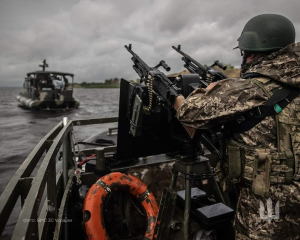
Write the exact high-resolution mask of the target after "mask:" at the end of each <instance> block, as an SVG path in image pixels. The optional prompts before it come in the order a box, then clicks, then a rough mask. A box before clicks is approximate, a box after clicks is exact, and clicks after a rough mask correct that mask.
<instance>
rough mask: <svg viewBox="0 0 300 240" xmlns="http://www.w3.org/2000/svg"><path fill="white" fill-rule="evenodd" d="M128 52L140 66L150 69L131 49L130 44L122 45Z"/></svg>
mask: <svg viewBox="0 0 300 240" xmlns="http://www.w3.org/2000/svg"><path fill="white" fill-rule="evenodd" d="M124 47H125V48H126V49H127V51H128V52H130V53H131V54H132V56H133V58H134V59H132V61H133V62H135V63H136V62H138V63H139V65H140V66H142V67H143V68H144V69H145V70H146V71H150V69H151V68H150V67H149V66H148V65H147V63H145V62H144V61H143V60H142V59H141V58H140V57H139V56H138V55H137V54H136V53H135V52H134V51H132V50H131V44H129V46H127V45H125V46H124Z"/></svg>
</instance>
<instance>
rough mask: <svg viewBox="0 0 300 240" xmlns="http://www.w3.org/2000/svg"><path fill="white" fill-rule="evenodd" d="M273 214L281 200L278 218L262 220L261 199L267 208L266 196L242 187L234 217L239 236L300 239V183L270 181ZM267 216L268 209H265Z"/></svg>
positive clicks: (245, 239) (285, 239)
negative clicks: (256, 194)
mask: <svg viewBox="0 0 300 240" xmlns="http://www.w3.org/2000/svg"><path fill="white" fill-rule="evenodd" d="M270 193H271V194H270V198H271V200H272V203H273V206H272V210H273V212H272V214H273V215H275V210H274V209H275V207H274V206H275V204H276V203H277V202H278V201H279V212H280V214H279V219H272V220H270V222H268V220H262V219H261V218H260V201H262V203H263V204H264V206H265V209H267V207H266V205H267V200H268V198H266V197H259V196H254V195H253V194H252V191H251V189H250V188H242V189H241V193H240V196H239V201H238V205H237V214H236V218H235V223H234V225H235V229H236V239H238V240H239V239H241V240H250V239H272V240H273V239H274V240H275V239H278V240H279V239H280V240H292V239H293V240H296V239H300V184H299V183H298V182H294V183H292V184H289V185H286V184H282V185H271V187H270ZM261 215H265V218H267V216H266V215H267V212H265V213H262V212H261Z"/></svg>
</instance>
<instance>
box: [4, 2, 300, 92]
mask: <svg viewBox="0 0 300 240" xmlns="http://www.w3.org/2000/svg"><path fill="white" fill-rule="evenodd" d="M299 9H300V1H299V0H247V1H246V0H223V1H221V0H218V1H217V0H185V1H183V0H160V1H159V0H109V1H106V0H97V1H96V0H63V1H62V0H26V1H22V0H18V1H17V0H1V1H0V86H1V87H3V86H22V84H23V81H24V77H25V74H26V73H27V72H31V71H36V70H40V68H39V67H38V65H39V64H41V63H42V61H43V60H44V59H47V62H48V63H49V67H50V68H49V69H48V70H53V71H64V72H71V73H74V74H75V82H79V83H80V82H83V81H86V82H103V81H105V79H108V78H115V77H117V78H124V79H128V80H129V79H137V78H138V75H137V74H136V72H135V71H134V69H133V68H132V61H131V55H130V53H129V52H127V50H126V49H125V48H124V45H128V44H129V43H131V44H132V50H133V51H134V52H135V53H136V54H138V55H139V56H140V58H142V59H143V60H144V61H145V62H146V63H147V64H148V65H149V66H150V67H153V66H155V65H157V64H158V63H159V62H160V60H165V61H166V63H167V64H168V65H169V66H170V67H171V71H170V73H175V72H180V71H182V70H183V69H184V67H183V62H182V60H181V55H179V54H178V53H177V52H176V51H175V50H173V49H172V46H173V45H175V46H177V45H178V44H181V46H182V50H183V51H184V52H186V53H187V54H189V55H190V56H191V57H193V58H194V59H196V60H197V61H198V62H200V63H202V64H203V65H204V64H208V65H210V64H212V63H213V62H214V61H215V60H220V61H221V62H223V63H226V64H231V65H233V66H236V67H239V66H240V62H241V56H240V52H239V50H232V49H233V47H235V46H237V38H238V37H239V36H240V34H241V32H242V29H243V27H244V25H245V24H246V23H247V21H248V20H249V19H251V18H252V17H254V16H256V15H258V14H263V13H277V14H281V15H284V16H286V17H287V18H289V19H290V20H291V21H292V22H293V23H294V26H295V29H296V41H299V40H300V37H299V36H300V31H299V30H300V14H299ZM297 33H299V34H297ZM161 70H162V71H164V70H163V69H161ZM164 72H165V71H164ZM165 73H166V72H165Z"/></svg>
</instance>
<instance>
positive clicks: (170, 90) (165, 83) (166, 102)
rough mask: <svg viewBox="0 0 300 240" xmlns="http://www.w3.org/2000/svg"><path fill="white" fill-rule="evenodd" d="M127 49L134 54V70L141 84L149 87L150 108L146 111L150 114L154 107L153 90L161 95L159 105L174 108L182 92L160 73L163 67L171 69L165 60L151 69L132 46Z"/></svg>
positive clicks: (145, 108) (145, 109) (146, 108)
mask: <svg viewBox="0 0 300 240" xmlns="http://www.w3.org/2000/svg"><path fill="white" fill-rule="evenodd" d="M125 48H126V49H127V50H128V52H130V53H131V54H132V56H133V57H132V58H131V60H132V61H133V63H134V65H133V69H134V70H135V71H136V73H137V74H138V75H139V76H140V78H141V82H144V83H145V84H146V85H147V86H148V92H149V106H148V107H144V111H145V112H146V113H147V114H149V113H150V111H151V107H152V96H153V89H154V91H155V92H157V93H158V94H159V96H160V97H159V98H158V101H159V104H160V105H163V106H164V107H166V108H172V107H173V104H174V101H175V99H176V97H177V96H178V95H179V94H180V90H181V89H179V88H178V87H177V86H176V85H175V84H174V83H173V82H172V81H170V80H169V79H168V78H167V77H166V75H165V74H164V73H163V72H161V71H159V70H158V68H159V67H161V66H162V67H163V68H164V69H166V70H167V71H170V69H171V68H170V67H169V66H168V65H167V64H166V62H165V61H164V60H161V61H160V62H159V64H157V65H156V66H155V67H149V66H148V65H147V64H146V63H145V62H144V61H143V60H142V59H141V58H140V57H139V56H138V55H137V54H136V53H134V52H133V51H132V50H131V48H132V47H131V44H129V46H126V45H125Z"/></svg>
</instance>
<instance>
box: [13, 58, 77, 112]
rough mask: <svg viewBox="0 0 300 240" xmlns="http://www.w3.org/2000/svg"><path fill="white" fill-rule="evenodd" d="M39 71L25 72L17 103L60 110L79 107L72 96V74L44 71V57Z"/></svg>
mask: <svg viewBox="0 0 300 240" xmlns="http://www.w3.org/2000/svg"><path fill="white" fill-rule="evenodd" d="M39 66H40V67H42V70H41V71H33V72H29V73H27V74H26V77H25V81H24V84H23V89H22V91H21V92H20V93H19V94H18V96H17V100H18V101H19V105H20V106H21V107H24V108H28V109H40V110H61V109H73V108H78V107H79V102H78V101H76V100H75V99H74V98H73V83H74V74H73V73H67V72H57V71H46V68H47V67H49V65H48V63H47V62H46V59H45V60H44V61H43V64H41V65H39Z"/></svg>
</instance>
